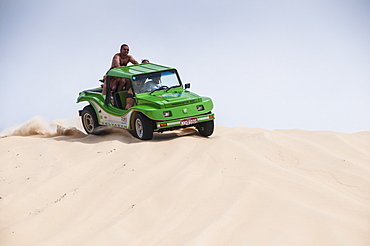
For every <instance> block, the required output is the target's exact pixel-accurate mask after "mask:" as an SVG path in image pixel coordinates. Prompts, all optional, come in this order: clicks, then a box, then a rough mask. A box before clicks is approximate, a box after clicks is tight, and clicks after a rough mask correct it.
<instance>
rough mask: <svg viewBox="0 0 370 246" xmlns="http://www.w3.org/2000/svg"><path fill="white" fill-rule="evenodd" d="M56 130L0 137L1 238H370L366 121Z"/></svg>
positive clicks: (60, 241)
mask: <svg viewBox="0 0 370 246" xmlns="http://www.w3.org/2000/svg"><path fill="white" fill-rule="evenodd" d="M63 129H64V130H65V129H68V128H63V127H62V131H61V133H60V134H56V135H54V134H49V136H45V135H42V134H41V136H38V137H35V136H27V137H24V136H8V137H3V138H0V151H1V152H0V163H1V164H0V167H1V168H0V184H1V190H0V192H1V194H0V196H1V199H0V245H10V246H11V245H17V246H18V245H212V246H213V245H369V244H370V233H369V231H370V134H369V132H361V133H356V134H345V133H338V132H319V131H304V130H274V131H269V130H264V129H254V128H247V127H235V128H228V127H222V126H216V131H215V134H214V135H213V136H211V137H210V138H202V137H199V136H198V134H197V133H196V132H195V130H185V131H174V132H168V133H164V134H155V137H154V139H153V141H139V140H137V139H135V138H133V137H132V136H130V134H128V133H127V132H126V131H123V130H115V131H112V133H111V134H107V135H105V136H84V135H79V134H77V135H76V134H71V135H69V134H63ZM76 130H78V129H77V128H76Z"/></svg>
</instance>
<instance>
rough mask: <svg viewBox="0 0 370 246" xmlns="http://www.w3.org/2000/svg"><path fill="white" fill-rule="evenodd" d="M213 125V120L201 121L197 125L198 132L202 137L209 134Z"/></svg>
mask: <svg viewBox="0 0 370 246" xmlns="http://www.w3.org/2000/svg"><path fill="white" fill-rule="evenodd" d="M214 127H215V123H214V121H213V120H210V121H206V122H202V123H199V124H198V125H197V129H198V132H199V134H200V135H202V136H203V137H208V136H211V135H212V133H213V129H214Z"/></svg>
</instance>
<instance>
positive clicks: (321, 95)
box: [0, 0, 370, 133]
mask: <svg viewBox="0 0 370 246" xmlns="http://www.w3.org/2000/svg"><path fill="white" fill-rule="evenodd" d="M0 35H1V38H0V53H1V58H0V74H1V88H2V90H1V92H0V105H1V111H2V117H1V121H0V132H1V131H3V130H5V129H7V128H9V127H13V126H15V125H20V124H22V123H24V122H26V121H27V120H29V119H30V118H32V117H34V116H41V117H44V118H45V120H47V121H49V122H51V121H53V120H56V119H71V118H74V117H77V111H78V109H81V108H82V107H83V105H82V104H76V103H75V102H76V98H77V95H78V92H79V91H81V90H84V89H87V88H92V87H96V86H99V82H98V80H99V79H100V78H101V77H102V76H103V75H104V74H105V72H106V71H107V69H108V68H109V66H110V63H111V58H112V56H113V54H115V53H116V52H118V51H119V46H120V45H121V44H122V43H128V44H129V45H130V48H131V51H130V53H131V54H132V55H133V56H134V57H135V58H136V59H137V60H141V59H142V58H149V59H150V60H151V61H152V62H156V63H159V64H162V65H168V66H172V67H176V68H177V69H178V70H179V72H180V76H181V78H182V80H183V82H190V83H191V85H192V87H191V89H192V90H193V91H195V92H198V93H199V94H203V95H207V96H211V97H212V98H213V100H214V102H215V110H214V112H215V113H216V124H217V125H224V126H230V127H234V126H246V127H258V128H265V129H270V130H272V129H292V128H298V129H306V130H332V131H341V132H348V133H353V132H357V131H370V96H369V93H370V2H369V1H367V0H363V1H360V0H353V1H344V0H311V1H309V0H306V1H305V0H302V1H296V0H286V1H272V0H262V1H261V0H259V1H248V0H237V1H220V2H217V1H216V2H215V1H210V0H209V1H199V0H198V1H195V0H190V1H170V0H166V1H161V0H159V1H148V0H142V1H116V0H104V1H91V0H90V1H87V0H82V1H76V0H63V1H53V0H34V1H26V0H8V1H1V2H0Z"/></svg>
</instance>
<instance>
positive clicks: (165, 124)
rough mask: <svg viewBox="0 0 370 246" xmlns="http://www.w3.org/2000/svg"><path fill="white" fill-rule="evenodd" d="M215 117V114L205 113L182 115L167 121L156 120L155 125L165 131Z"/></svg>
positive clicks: (159, 129)
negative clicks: (182, 116)
mask: <svg viewBox="0 0 370 246" xmlns="http://www.w3.org/2000/svg"><path fill="white" fill-rule="evenodd" d="M214 119H215V114H213V113H207V114H202V115H196V116H190V117H184V118H179V119H174V120H168V121H156V122H155V123H156V127H157V130H158V131H165V130H170V129H176V128H182V127H188V126H193V125H196V124H198V123H201V122H206V121H210V120H214Z"/></svg>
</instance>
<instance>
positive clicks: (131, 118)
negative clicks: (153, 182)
mask: <svg viewBox="0 0 370 246" xmlns="http://www.w3.org/2000/svg"><path fill="white" fill-rule="evenodd" d="M117 77H118V78H125V79H126V80H127V79H129V80H130V83H131V88H132V91H133V93H128V91H127V90H124V91H118V92H115V93H112V90H111V89H110V88H111V86H110V83H111V82H112V80H113V78H117ZM105 83H106V93H105V94H106V95H107V96H106V95H104V94H103V89H102V86H100V87H98V88H93V89H89V90H84V91H82V92H80V93H79V96H78V98H77V102H78V103H79V102H82V101H86V102H88V103H89V105H87V106H86V107H84V109H83V110H80V111H79V115H80V116H81V120H82V125H83V127H84V129H85V130H86V132H87V133H88V134H99V132H100V129H101V128H102V127H103V126H114V127H120V128H124V129H128V130H130V132H131V133H132V135H134V136H135V137H137V138H139V139H142V140H150V139H152V138H153V133H154V132H164V131H169V130H176V129H180V128H185V127H195V128H196V129H197V130H198V132H199V134H200V135H202V136H204V137H207V136H210V135H212V133H213V130H214V118H215V116H214V114H213V113H212V109H213V102H212V99H211V98H209V97H202V96H199V95H197V94H195V93H193V92H190V91H189V90H188V89H189V88H190V84H182V82H181V80H180V77H179V74H178V72H177V70H176V69H175V68H171V67H166V66H162V65H157V64H153V63H145V64H137V65H132V66H126V67H116V68H112V69H110V70H109V71H108V73H107V76H106V79H105ZM127 98H132V99H133V100H134V106H133V107H130V108H129V109H127V110H126V109H125V107H126V101H127ZM132 99H131V100H132Z"/></svg>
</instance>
